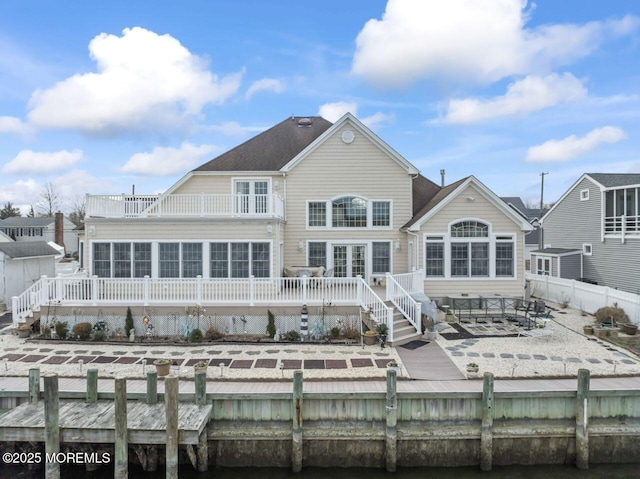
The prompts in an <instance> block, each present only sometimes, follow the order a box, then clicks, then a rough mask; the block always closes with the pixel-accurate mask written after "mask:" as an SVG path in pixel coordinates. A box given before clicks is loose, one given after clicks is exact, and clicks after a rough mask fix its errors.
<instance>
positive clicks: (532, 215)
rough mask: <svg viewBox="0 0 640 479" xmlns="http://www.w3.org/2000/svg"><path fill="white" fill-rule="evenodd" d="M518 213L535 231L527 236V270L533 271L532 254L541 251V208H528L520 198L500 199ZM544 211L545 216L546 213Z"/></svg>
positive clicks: (507, 197) (506, 197)
mask: <svg viewBox="0 0 640 479" xmlns="http://www.w3.org/2000/svg"><path fill="white" fill-rule="evenodd" d="M500 199H501V200H502V201H504V202H505V203H506V204H507V205H509V207H510V208H512V209H513V210H514V211H515V212H516V213H518V214H519V215H521V216H522V217H523V218H525V219H526V220H527V221H528V222H529V223H530V224H531V225H532V226H533V230H532V231H529V232H528V233H526V235H525V269H526V270H527V271H531V270H532V268H531V252H532V251H534V250H537V249H540V246H541V245H540V217H541V215H540V208H527V206H526V205H525V204H524V202H523V201H522V198H520V197H518V196H505V197H501V198H500ZM546 211H547V210H546V209H545V210H543V214H544V213H546Z"/></svg>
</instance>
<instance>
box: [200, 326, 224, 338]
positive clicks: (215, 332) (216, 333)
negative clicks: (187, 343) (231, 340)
mask: <svg viewBox="0 0 640 479" xmlns="http://www.w3.org/2000/svg"><path fill="white" fill-rule="evenodd" d="M204 337H205V338H206V339H208V340H209V341H215V340H217V339H221V338H224V333H223V332H222V331H220V330H219V329H218V327H217V326H211V327H210V328H209V329H207V331H206V332H205V333H204Z"/></svg>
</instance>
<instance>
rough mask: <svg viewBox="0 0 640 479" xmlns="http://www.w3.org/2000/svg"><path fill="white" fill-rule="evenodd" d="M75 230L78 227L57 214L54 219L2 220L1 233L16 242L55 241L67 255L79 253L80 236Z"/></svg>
mask: <svg viewBox="0 0 640 479" xmlns="http://www.w3.org/2000/svg"><path fill="white" fill-rule="evenodd" d="M56 222H57V223H58V233H56ZM75 228H76V225H75V224H74V223H73V222H72V221H70V220H69V219H67V218H65V217H64V216H63V215H62V213H57V214H56V216H55V217H53V218H52V217H38V218H26V217H24V216H13V217H9V218H5V219H4V220H0V232H2V233H4V234H5V235H7V236H9V237H10V238H11V239H13V240H14V241H16V242H21V241H29V242H33V241H44V242H45V243H48V242H49V241H53V242H54V243H56V244H58V245H60V246H64V248H65V251H66V252H67V253H75V252H76V251H78V236H77V235H76V232H75V231H74V229H75Z"/></svg>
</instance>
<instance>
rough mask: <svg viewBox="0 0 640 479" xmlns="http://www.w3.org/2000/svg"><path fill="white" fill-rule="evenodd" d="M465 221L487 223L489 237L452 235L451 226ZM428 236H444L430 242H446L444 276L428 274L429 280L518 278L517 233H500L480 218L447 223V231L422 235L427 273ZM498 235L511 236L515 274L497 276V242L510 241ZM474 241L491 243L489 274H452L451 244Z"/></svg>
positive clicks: (509, 279)
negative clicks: (500, 238)
mask: <svg viewBox="0 0 640 479" xmlns="http://www.w3.org/2000/svg"><path fill="white" fill-rule="evenodd" d="M463 221H478V222H480V223H483V224H486V225H487V226H488V227H489V231H488V236H487V237H469V238H461V237H456V238H453V237H451V226H452V225H454V224H456V223H460V222H463ZM427 237H442V238H443V239H442V241H440V240H430V242H434V243H435V242H443V243H444V276H426V277H425V279H426V280H427V281H443V280H445V281H485V280H490V281H512V280H514V279H518V241H517V239H518V237H517V235H516V234H514V233H512V232H509V233H500V232H494V231H493V225H492V224H491V223H490V222H489V221H487V220H483V219H480V218H458V219H456V220H454V221H452V222H450V223H449V224H448V225H447V232H446V233H441V232H432V231H430V232H427V233H423V236H422V252H423V254H422V267H423V268H424V271H425V273H426V271H427ZM498 237H505V238H506V237H509V238H511V243H512V244H513V276H496V243H499V242H508V240H498V239H497V238H498ZM473 242H485V243H486V242H488V243H489V276H471V275H470V274H469V275H468V276H452V275H451V244H452V243H473Z"/></svg>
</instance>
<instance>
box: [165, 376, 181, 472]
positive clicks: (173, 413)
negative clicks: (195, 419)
mask: <svg viewBox="0 0 640 479" xmlns="http://www.w3.org/2000/svg"><path fill="white" fill-rule="evenodd" d="M164 405H165V413H166V416H167V444H166V460H165V462H166V465H167V475H166V478H167V479H178V377H177V376H174V375H173V374H170V375H169V376H167V377H166V379H165V380H164Z"/></svg>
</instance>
